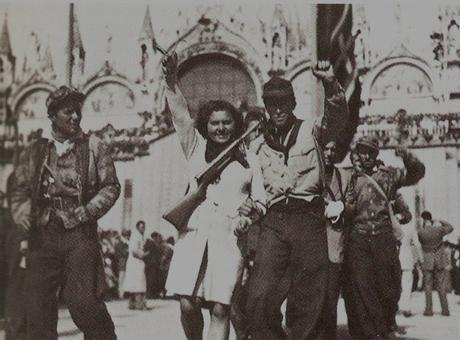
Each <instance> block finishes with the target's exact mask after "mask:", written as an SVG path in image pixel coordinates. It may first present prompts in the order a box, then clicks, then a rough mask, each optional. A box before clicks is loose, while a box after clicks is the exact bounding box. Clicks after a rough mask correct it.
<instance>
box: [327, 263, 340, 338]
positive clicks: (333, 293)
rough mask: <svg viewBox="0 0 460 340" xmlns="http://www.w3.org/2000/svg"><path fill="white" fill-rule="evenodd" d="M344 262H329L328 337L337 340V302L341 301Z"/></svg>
mask: <svg viewBox="0 0 460 340" xmlns="http://www.w3.org/2000/svg"><path fill="white" fill-rule="evenodd" d="M341 274H342V264H341V263H329V279H328V290H327V309H326V311H327V312H326V313H327V317H326V332H327V339H330V340H335V339H336V337H337V303H338V302H339V296H340V288H341V285H342V277H341V276H342V275H341Z"/></svg>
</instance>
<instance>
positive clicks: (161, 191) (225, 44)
mask: <svg viewBox="0 0 460 340" xmlns="http://www.w3.org/2000/svg"><path fill="white" fill-rule="evenodd" d="M85 6H86V7H85ZM136 6H137V7H136ZM420 6H421V9H423V10H421V11H420V13H421V14H420V15H418V16H413V11H412V8H411V7H410V6H409V5H406V4H404V3H402V4H389V3H382V4H373V5H372V6H369V5H367V4H361V5H353V26H354V27H353V30H354V33H357V32H358V31H359V34H356V40H355V57H356V65H354V66H355V70H356V74H357V76H358V77H359V79H360V81H361V83H362V94H361V101H362V107H361V109H360V123H361V124H360V126H359V127H358V129H357V135H358V136H360V135H369V134H370V135H376V136H378V138H379V141H380V143H381V147H382V148H383V150H382V152H381V157H382V159H383V160H384V161H385V163H387V164H389V165H391V164H393V165H398V164H399V165H401V163H400V160H398V159H397V158H396V157H395V156H394V152H393V149H394V147H395V146H397V145H400V144H406V145H407V146H408V147H409V148H410V149H411V150H412V151H413V152H414V153H415V154H416V155H417V156H419V157H420V159H421V160H422V161H423V162H424V163H425V166H426V168H427V171H426V176H425V178H424V179H423V180H422V181H421V182H420V183H419V184H418V185H417V186H415V187H412V188H407V189H404V190H403V193H404V195H405V197H406V198H407V201H408V204H409V206H410V207H411V209H412V211H413V213H414V214H415V215H417V214H418V213H420V212H421V211H422V210H423V209H428V210H431V211H432V212H433V215H434V216H435V217H438V218H443V219H446V220H448V221H450V222H452V224H453V225H454V226H455V228H456V231H455V233H456V234H454V235H453V236H452V239H455V238H456V237H458V236H460V225H459V224H460V197H459V195H460V194H459V193H460V170H459V162H460V156H459V154H460V152H459V148H458V145H459V143H458V139H459V138H460V120H459V119H460V116H459V115H458V102H459V100H460V82H459V81H458V79H459V78H458V75H459V74H460V53H459V51H460V34H459V31H460V26H459V25H458V24H457V22H458V23H460V9H459V8H460V6H449V5H439V4H436V3H429V4H425V3H423V4H420ZM189 7H190V8H189ZM189 7H187V8H179V7H178V6H176V7H175V5H174V4H171V5H170V8H169V7H168V10H167V11H160V12H159V11H158V9H157V8H153V7H149V6H146V5H142V6H141V7H140V6H139V5H133V6H132V8H131V7H130V8H126V9H125V10H126V13H127V15H126V20H129V25H128V26H129V28H128V29H127V30H126V32H120V33H118V34H116V33H114V32H115V30H112V31H110V30H107V33H104V34H105V35H99V36H98V35H97V34H99V33H98V32H99V31H97V32H96V33H94V34H91V30H90V29H89V26H88V25H89V24H88V23H91V20H92V19H91V15H90V13H91V8H90V5H83V4H82V5H81V6H79V5H77V6H76V8H75V13H74V14H73V15H74V17H72V18H73V20H74V21H75V22H76V23H77V24H76V25H73V26H72V27H73V29H74V30H75V27H76V29H77V31H74V32H72V34H73V37H74V42H76V43H75V44H74V46H73V50H72V55H73V59H72V60H73V62H72V64H71V65H66V63H65V62H62V61H61V63H60V64H59V63H58V59H59V58H60V59H65V57H64V56H63V55H62V50H56V49H53V39H50V41H49V42H48V43H47V44H45V43H43V41H44V39H43V37H41V39H42V43H41V44H40V36H37V34H36V35H31V36H30V38H31V39H32V40H31V42H30V44H29V45H30V46H31V48H30V50H31V51H32V52H30V51H29V52H27V51H26V52H24V53H22V54H21V57H24V58H25V60H24V63H23V65H21V67H19V65H20V64H21V63H20V62H19V61H15V57H14V54H15V53H14V52H15V51H14V50H12V48H11V46H15V45H16V46H17V44H14V43H13V44H11V43H10V42H9V41H10V37H8V39H7V40H8V41H7V42H5V39H6V38H5V35H8V34H9V33H8V32H9V31H8V25H7V24H5V23H4V25H3V28H2V30H3V33H2V35H1V39H0V57H1V58H3V59H2V60H3V61H4V62H5V64H6V66H5V67H6V68H5V71H4V72H6V73H8V72H9V71H8V70H9V68H8V63H10V64H11V65H13V66H14V65H16V66H15V68H16V69H17V71H16V75H15V77H14V78H15V79H11V80H10V82H9V83H8V84H6V85H5V84H3V85H5V86H3V85H2V86H3V87H2V86H0V92H1V93H2V95H1V96H0V97H1V98H0V104H1V103H2V100H4V101H5V102H6V103H8V105H9V107H10V108H11V111H12V114H13V115H14V116H15V117H17V119H18V127H19V128H18V133H19V144H21V145H23V144H27V141H28V140H30V139H31V138H32V139H33V137H34V136H33V134H34V133H37V130H38V129H40V128H41V129H43V130H46V129H49V122H48V119H47V118H46V111H45V100H46V97H47V95H48V93H49V92H50V91H52V90H54V89H55V88H57V87H58V86H59V85H61V84H62V83H65V82H67V81H68V80H69V79H68V74H69V72H71V74H72V84H73V85H74V86H76V87H78V88H79V89H80V90H81V91H82V92H83V93H85V94H86V95H87V98H86V101H85V104H84V106H83V120H82V126H83V128H84V129H85V130H91V131H92V132H94V133H97V134H98V135H99V136H100V137H101V138H103V139H104V140H106V141H107V142H109V143H110V144H112V146H113V149H114V151H113V155H114V158H115V159H116V168H117V172H118V175H119V178H120V183H121V184H122V193H121V197H120V199H119V200H118V201H117V203H116V205H115V207H114V208H113V209H112V210H111V211H110V212H109V213H108V214H107V215H106V216H104V218H103V219H101V221H100V224H101V227H103V228H114V229H121V228H130V227H131V226H133V225H134V224H135V222H136V221H137V220H140V219H144V220H146V222H147V225H148V227H149V228H151V229H150V230H152V231H153V230H158V231H160V232H162V233H164V234H166V235H174V229H173V228H172V227H171V226H169V225H168V224H167V223H166V222H165V221H164V220H162V218H161V215H162V213H163V212H164V210H165V209H166V208H167V207H169V206H171V205H172V204H173V203H174V202H175V201H176V200H177V199H178V198H180V197H182V195H183V194H184V192H185V190H186V187H187V168H186V167H187V164H186V162H185V159H184V157H183V154H182V151H181V150H180V145H179V141H178V139H177V136H176V135H175V134H174V129H173V127H172V124H171V120H170V118H169V116H168V112H167V111H166V110H165V104H164V95H163V90H164V88H163V85H164V84H163V79H162V75H161V58H162V55H161V53H160V52H159V50H158V48H156V44H159V45H161V47H162V48H164V49H165V50H167V51H168V52H171V51H176V52H177V53H178V56H179V82H180V85H181V89H182V90H183V92H184V94H185V96H186V98H187V100H188V102H189V106H190V111H191V113H192V115H194V114H196V111H197V109H198V107H199V105H200V104H201V103H202V102H203V101H204V100H208V99H211V98H222V99H228V100H229V101H231V102H232V104H234V105H235V106H237V107H238V108H240V109H241V110H242V111H247V110H248V109H251V108H253V107H262V106H263V102H262V98H261V95H262V85H263V83H264V82H265V81H267V80H268V79H269V78H270V76H271V75H274V74H278V75H281V76H283V77H285V78H288V79H290V80H292V82H293V86H294V90H295V93H296V98H297V107H296V109H295V113H296V115H297V116H298V117H300V118H303V119H314V118H316V117H318V116H320V115H321V113H322V110H323V105H322V102H323V96H324V94H323V91H322V87H321V85H320V84H318V83H317V82H316V80H315V79H314V77H313V76H312V74H311V67H312V65H313V63H314V61H315V60H316V55H315V49H316V38H315V37H316V33H317V32H316V11H315V6H314V5H310V4H306V3H302V2H292V3H286V4H283V5H281V4H277V3H276V2H267V3H266V4H264V5H260V4H258V5H256V4H255V3H251V4H250V3H248V4H244V5H243V4H242V5H239V4H226V5H212V6H189ZM422 7H423V8H422ZM0 9H1V8H0ZM65 10H66V9H65ZM160 13H167V16H166V15H163V16H162V15H161V14H160ZM128 14H130V15H128ZM11 15H13V13H12V14H11ZM128 18H129V19H128ZM77 19H79V20H77ZM9 20H10V21H11V20H12V18H11V17H10V19H9ZM103 21H104V20H102V19H101V20H100V21H98V22H97V25H99V26H101V28H103V26H104V22H103ZM109 21H110V20H109V19H107V22H109ZM5 22H6V20H5ZM99 26H98V27H99ZM132 26H135V27H136V29H134V28H133V27H132ZM139 29H140V30H139ZM101 31H102V29H101ZM134 31H136V32H139V31H140V33H139V34H138V33H130V32H134ZM5 32H6V33H5ZM52 34H55V33H52ZM128 34H131V35H130V36H128ZM12 36H13V35H12ZM16 37H17V34H16ZM12 40H13V39H12ZM13 42H14V40H13ZM34 44H35V45H34ZM37 46H41V49H40V51H41V52H40V53H39V54H38V55H37V53H33V51H34V48H35V51H36V50H37V49H36V47H37ZM50 46H51V47H50ZM8 48H9V49H8ZM56 51H58V52H56ZM93 51H99V53H96V54H95V53H94V52H93ZM27 53H29V54H30V53H32V54H30V55H29V54H27ZM53 58H54V59H53ZM26 59H27V63H26V62H25V61H26ZM31 59H33V62H32V61H31ZM53 60H55V61H56V62H55V63H53ZM11 65H10V66H11ZM59 65H61V66H60V67H59ZM62 65H64V66H66V69H63V66H62ZM352 66H353V65H352ZM10 68H11V67H10ZM13 68H14V67H13ZM7 71H8V72H7ZM6 73H5V74H6ZM8 74H9V73H8ZM66 76H67V79H66ZM6 80H7V79H6V78H5V81H6ZM0 83H1V82H0ZM4 112H5V111H4V110H3V111H2V105H0V118H1V117H2V114H3V115H4ZM31 134H32V137H31ZM10 135H11V133H10ZM13 140H14V139H12V138H11V136H10V139H9V140H7V141H8V143H9V144H8V145H9V146H10V149H11V148H12V146H13V145H14V142H13ZM2 164H3V165H1V166H0V174H1V175H0V177H1V181H0V184H1V185H2V190H3V188H4V184H5V181H6V176H7V174H8V173H9V172H11V169H12V165H11V162H9V163H8V162H3V163H2Z"/></svg>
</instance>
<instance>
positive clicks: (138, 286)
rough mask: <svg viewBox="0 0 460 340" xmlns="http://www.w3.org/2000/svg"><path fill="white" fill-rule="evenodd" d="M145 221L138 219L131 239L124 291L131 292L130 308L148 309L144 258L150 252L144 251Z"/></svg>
mask: <svg viewBox="0 0 460 340" xmlns="http://www.w3.org/2000/svg"><path fill="white" fill-rule="evenodd" d="M144 233H145V222H144V221H138V222H137V223H136V227H135V229H134V230H133V231H132V234H131V238H130V240H129V255H128V260H127V262H126V276H125V281H124V286H123V288H124V291H125V292H127V293H129V294H130V295H129V303H128V308H129V309H137V310H147V309H148V308H147V306H146V302H145V293H146V291H147V282H146V278H145V263H144V259H145V258H146V257H147V256H148V255H149V253H147V252H145V251H144V244H145V240H144Z"/></svg>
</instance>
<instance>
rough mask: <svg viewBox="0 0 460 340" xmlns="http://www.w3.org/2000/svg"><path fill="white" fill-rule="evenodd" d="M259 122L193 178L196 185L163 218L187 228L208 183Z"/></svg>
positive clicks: (215, 177)
mask: <svg viewBox="0 0 460 340" xmlns="http://www.w3.org/2000/svg"><path fill="white" fill-rule="evenodd" d="M258 126H259V123H257V124H256V125H254V126H252V127H251V128H249V129H248V130H247V131H246V132H245V133H243V134H242V135H241V136H240V137H239V138H237V139H235V140H234V141H233V142H232V143H231V144H230V145H229V146H228V147H227V148H226V149H225V150H224V151H222V152H221V153H220V154H219V155H218V156H217V157H216V158H215V159H214V160H213V161H212V162H211V163H210V164H209V165H208V166H207V167H206V168H205V169H204V170H203V171H201V172H200V173H199V174H198V175H197V176H195V179H196V181H197V184H198V187H197V188H196V189H195V190H193V191H191V192H189V193H188V194H186V195H185V197H184V198H183V199H181V200H180V201H179V202H178V203H177V204H176V205H174V207H172V208H171V209H169V210H168V211H166V212H165V213H164V214H163V218H164V219H165V220H166V221H168V222H169V223H171V224H172V225H173V226H174V227H175V228H176V229H177V230H178V231H179V232H183V231H185V230H186V229H187V224H188V220H189V219H190V217H191V216H192V214H193V212H194V211H195V209H196V208H197V207H198V206H199V205H200V204H201V203H202V202H203V201H204V200H205V199H206V190H207V188H208V185H209V184H211V183H213V182H214V181H215V180H216V179H217V178H218V177H219V175H220V174H221V173H222V171H223V170H224V169H225V168H226V167H227V165H228V164H230V163H231V162H232V161H233V158H232V154H233V152H234V150H235V149H236V148H237V147H238V146H239V144H240V143H241V142H243V141H244V139H245V138H246V137H247V136H248V135H249V134H250V133H251V132H252V131H254V130H255V129H256V128H257V127H258Z"/></svg>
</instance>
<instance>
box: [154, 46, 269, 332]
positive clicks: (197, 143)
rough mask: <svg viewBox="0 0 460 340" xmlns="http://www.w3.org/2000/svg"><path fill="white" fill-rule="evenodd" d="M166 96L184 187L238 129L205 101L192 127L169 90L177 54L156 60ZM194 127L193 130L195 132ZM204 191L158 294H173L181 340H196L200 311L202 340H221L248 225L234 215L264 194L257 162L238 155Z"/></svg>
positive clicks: (225, 112) (226, 113)
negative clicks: (184, 164)
mask: <svg viewBox="0 0 460 340" xmlns="http://www.w3.org/2000/svg"><path fill="white" fill-rule="evenodd" d="M163 66H164V67H163V72H164V75H165V78H166V84H167V88H166V98H167V101H168V105H169V108H170V111H171V114H172V119H173V123H174V126H175V128H176V131H177V134H178V136H179V139H180V143H181V146H182V149H183V151H184V154H185V157H186V159H187V161H188V166H189V168H188V170H189V173H190V186H191V188H193V187H194V186H195V187H196V185H197V183H196V180H195V176H196V175H197V174H198V173H199V172H200V171H201V170H203V169H204V168H205V167H206V166H207V164H208V163H209V162H211V161H212V160H213V159H214V158H215V157H216V156H217V155H218V154H220V152H222V151H223V150H224V149H225V148H226V147H227V146H228V145H229V144H230V143H231V142H232V141H234V140H235V139H236V138H237V137H238V136H240V135H241V134H242V132H243V117H242V115H241V114H240V113H239V112H238V111H237V110H236V109H235V108H234V107H233V106H232V105H231V104H230V103H228V102H226V101H220V100H218V101H210V102H208V103H207V104H206V105H204V106H203V107H202V108H201V109H200V111H199V112H198V115H197V118H196V123H195V124H194V121H193V120H192V118H191V117H190V114H189V111H188V108H187V103H186V101H185V98H184V97H183V96H182V94H181V92H180V90H179V88H178V87H177V84H176V83H177V55H176V54H175V53H174V54H173V55H172V56H169V57H168V58H166V59H165V60H164V61H163ZM195 126H196V127H195ZM234 159H235V160H234V161H233V162H231V163H230V164H229V165H228V166H227V167H226V168H225V169H224V170H223V171H222V173H221V175H220V176H219V179H218V180H217V181H216V182H215V183H212V184H210V185H209V186H208V188H207V193H206V199H205V200H204V201H203V203H201V204H200V205H199V206H198V207H197V208H196V210H195V211H194V213H193V214H192V216H191V218H190V220H189V222H188V225H187V231H186V232H185V233H183V234H182V235H180V236H179V240H178V242H177V244H176V247H175V251H174V255H173V258H172V261H171V266H170V270H169V275H168V279H167V284H166V289H167V291H168V294H175V295H178V296H179V297H180V307H181V322H182V326H183V328H184V332H185V334H186V336H187V339H189V340H195V339H200V340H201V339H202V337H203V316H202V313H201V307H208V308H209V309H210V313H211V323H210V328H209V332H208V339H212V340H220V339H223V340H225V339H228V336H229V312H230V308H229V305H230V301H231V298H232V294H233V290H234V287H235V284H236V282H237V280H238V277H239V275H240V271H241V270H242V256H241V253H240V251H239V249H238V246H237V236H236V235H238V234H239V233H241V232H243V231H246V230H247V227H248V226H249V225H250V224H251V223H252V222H253V221H252V220H251V219H249V218H247V217H241V216H240V215H239V214H238V208H239V207H240V206H241V204H242V203H243V201H245V200H246V199H252V200H253V201H254V202H255V204H256V205H257V207H258V215H262V214H264V213H265V201H266V198H265V190H264V187H263V179H262V173H261V169H260V165H259V162H258V158H257V157H256V156H255V155H254V154H252V153H249V152H247V151H246V150H243V149H241V150H239V151H238V153H237V155H235V157H234Z"/></svg>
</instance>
